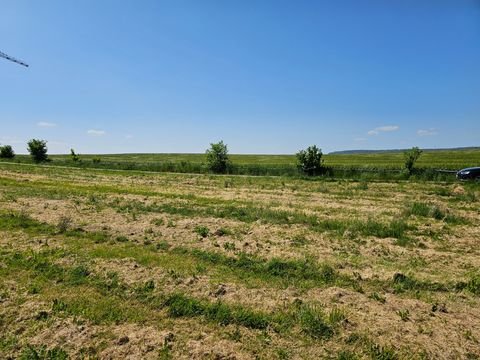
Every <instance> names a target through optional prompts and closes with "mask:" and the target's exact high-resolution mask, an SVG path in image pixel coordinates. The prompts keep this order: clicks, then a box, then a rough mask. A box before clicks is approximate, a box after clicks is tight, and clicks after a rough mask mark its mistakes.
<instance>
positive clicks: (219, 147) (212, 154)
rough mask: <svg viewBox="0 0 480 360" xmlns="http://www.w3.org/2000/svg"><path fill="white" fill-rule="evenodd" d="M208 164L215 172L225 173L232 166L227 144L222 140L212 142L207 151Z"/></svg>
mask: <svg viewBox="0 0 480 360" xmlns="http://www.w3.org/2000/svg"><path fill="white" fill-rule="evenodd" d="M206 154H207V166H208V168H209V169H210V170H211V171H213V172H214V173H219V174H223V173H225V172H226V171H227V169H228V167H229V166H230V160H229V159H228V149H227V145H226V144H224V143H223V141H220V142H218V143H212V144H210V149H208V150H207V151H206Z"/></svg>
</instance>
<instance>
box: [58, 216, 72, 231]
mask: <svg viewBox="0 0 480 360" xmlns="http://www.w3.org/2000/svg"><path fill="white" fill-rule="evenodd" d="M71 226H72V218H71V217H69V216H61V217H60V219H59V220H58V223H57V230H58V232H59V233H60V234H64V233H66V232H67V230H68V229H70V227H71Z"/></svg>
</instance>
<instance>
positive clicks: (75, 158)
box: [70, 149, 80, 162]
mask: <svg viewBox="0 0 480 360" xmlns="http://www.w3.org/2000/svg"><path fill="white" fill-rule="evenodd" d="M70 157H71V158H72V161H73V162H77V161H79V160H80V157H79V156H78V154H76V153H75V150H73V149H70Z"/></svg>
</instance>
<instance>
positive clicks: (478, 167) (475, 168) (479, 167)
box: [460, 166, 480, 171]
mask: <svg viewBox="0 0 480 360" xmlns="http://www.w3.org/2000/svg"><path fill="white" fill-rule="evenodd" d="M467 170H480V166H476V167H469V168H465V169H462V170H460V171H467Z"/></svg>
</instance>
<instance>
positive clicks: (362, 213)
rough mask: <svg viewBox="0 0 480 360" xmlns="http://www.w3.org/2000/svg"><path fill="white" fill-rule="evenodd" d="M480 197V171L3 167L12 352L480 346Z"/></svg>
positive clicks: (413, 353) (475, 352)
mask: <svg viewBox="0 0 480 360" xmlns="http://www.w3.org/2000/svg"><path fill="white" fill-rule="evenodd" d="M129 156H133V155H129ZM142 156H143V155H142ZM145 156H147V155H145ZM327 160H328V157H327ZM422 161H425V160H422ZM452 166H453V165H452ZM479 205H480V184H478V183H441V182H413V181H395V182H381V181H376V182H366V181H361V182H356V181H348V180H340V181H326V180H321V179H319V180H316V181H307V180H302V179H297V178H289V177H261V176H257V177H250V176H214V175H205V174H203V175H192V174H172V173H142V172H134V171H108V170H95V169H75V168H54V167H43V166H34V165H25V164H23V165H18V164H7V163H0V304H1V306H0V330H1V331H0V358H9V357H11V358H17V357H19V358H24V359H39V358H40V359H44V358H46V359H64V358H67V357H71V358H90V359H94V358H101V359H104V358H106V359H117V358H132V359H137V358H138V359H140V358H142V359H143V358H146V359H425V358H427V359H477V358H479V357H480V246H479V243H480V207H479Z"/></svg>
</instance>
